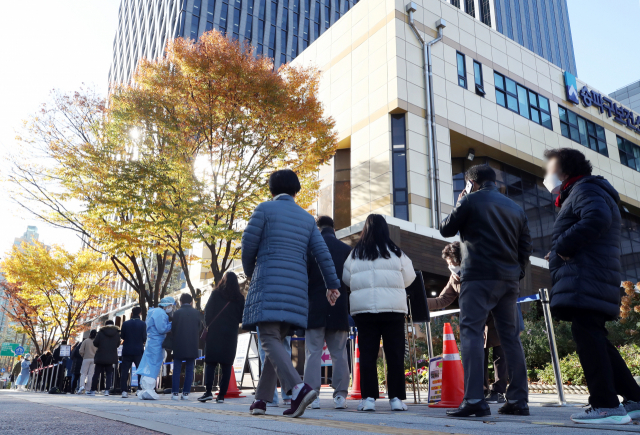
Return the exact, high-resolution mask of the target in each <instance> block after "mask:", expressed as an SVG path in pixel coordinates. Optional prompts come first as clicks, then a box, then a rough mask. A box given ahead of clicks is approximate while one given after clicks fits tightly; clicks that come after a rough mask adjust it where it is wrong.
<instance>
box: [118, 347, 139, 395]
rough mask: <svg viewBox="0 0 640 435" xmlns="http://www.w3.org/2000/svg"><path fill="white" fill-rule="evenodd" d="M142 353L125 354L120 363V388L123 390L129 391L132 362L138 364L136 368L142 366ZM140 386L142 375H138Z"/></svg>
mask: <svg viewBox="0 0 640 435" xmlns="http://www.w3.org/2000/svg"><path fill="white" fill-rule="evenodd" d="M141 359H142V355H123V356H122V362H121V363H120V388H121V389H122V392H123V393H124V392H127V393H128V392H129V371H130V370H131V364H135V365H136V369H137V368H138V367H140V360H141ZM138 388H140V376H138Z"/></svg>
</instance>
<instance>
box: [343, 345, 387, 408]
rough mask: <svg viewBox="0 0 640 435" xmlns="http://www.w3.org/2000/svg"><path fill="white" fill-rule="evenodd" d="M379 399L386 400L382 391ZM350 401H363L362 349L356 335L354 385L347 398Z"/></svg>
mask: <svg viewBox="0 0 640 435" xmlns="http://www.w3.org/2000/svg"><path fill="white" fill-rule="evenodd" d="M378 398H379V399H384V398H385V397H384V393H383V392H382V391H380V394H379V397H378ZM347 399H349V400H360V399H362V391H360V348H359V347H358V336H357V335H356V356H355V361H354V362H353V384H352V385H351V393H349V396H347Z"/></svg>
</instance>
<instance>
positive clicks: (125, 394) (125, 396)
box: [122, 391, 129, 399]
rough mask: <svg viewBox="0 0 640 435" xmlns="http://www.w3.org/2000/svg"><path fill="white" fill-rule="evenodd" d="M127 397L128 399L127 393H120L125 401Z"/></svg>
mask: <svg viewBox="0 0 640 435" xmlns="http://www.w3.org/2000/svg"><path fill="white" fill-rule="evenodd" d="M127 397H129V393H127V392H126V391H123V392H122V398H123V399H126V398H127Z"/></svg>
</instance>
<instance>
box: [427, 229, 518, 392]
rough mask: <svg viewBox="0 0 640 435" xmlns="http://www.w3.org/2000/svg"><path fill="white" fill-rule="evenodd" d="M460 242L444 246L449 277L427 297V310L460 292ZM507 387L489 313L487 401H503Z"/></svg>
mask: <svg viewBox="0 0 640 435" xmlns="http://www.w3.org/2000/svg"><path fill="white" fill-rule="evenodd" d="M460 256H461V254H460V242H453V243H451V244H449V245H447V246H445V247H444V249H443V250H442V258H443V259H444V260H445V261H446V262H447V265H448V267H449V270H450V271H451V277H450V278H449V282H447V285H446V286H445V287H444V289H443V290H442V291H441V292H440V294H439V295H438V296H437V297H435V298H427V305H428V306H429V311H435V310H442V309H444V308H446V307H448V306H449V305H451V304H452V303H453V302H454V301H455V300H456V298H457V297H458V295H459V294H460V262H461V260H460ZM492 348H493V367H494V369H495V376H496V379H495V382H494V383H493V384H489V350H490V349H492ZM506 389H507V363H506V360H505V357H504V351H503V350H502V346H501V345H500V337H498V332H497V331H496V328H495V324H494V321H493V316H492V315H491V313H489V317H488V318H487V323H486V324H485V328H484V393H485V400H486V401H487V403H504V402H505V398H504V393H505V392H506Z"/></svg>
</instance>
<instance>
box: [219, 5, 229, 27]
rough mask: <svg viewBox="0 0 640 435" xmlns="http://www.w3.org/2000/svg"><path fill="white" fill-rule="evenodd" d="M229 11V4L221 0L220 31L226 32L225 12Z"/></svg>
mask: <svg viewBox="0 0 640 435" xmlns="http://www.w3.org/2000/svg"><path fill="white" fill-rule="evenodd" d="M228 13H229V5H228V4H227V0H222V8H221V9H220V26H219V27H220V33H222V34H223V35H226V34H227V14H228Z"/></svg>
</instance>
